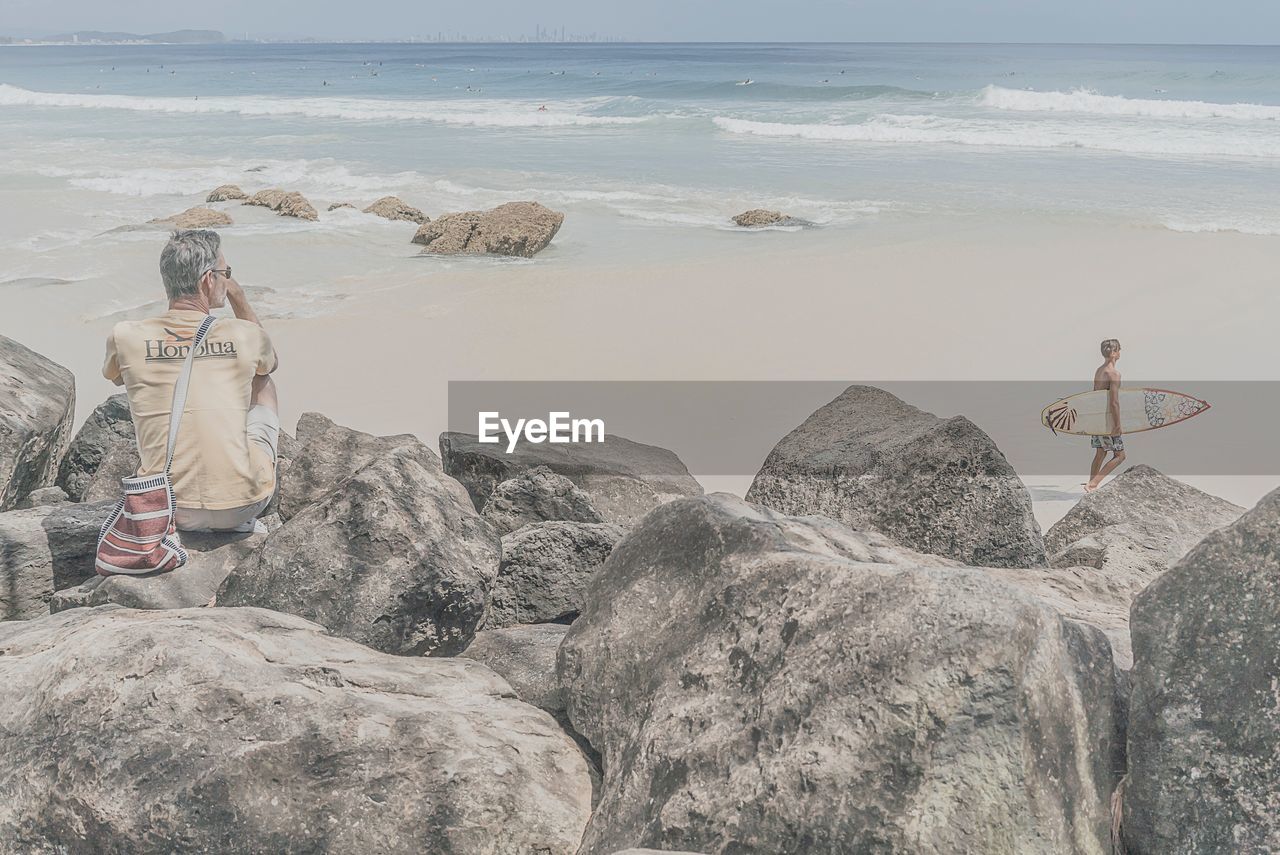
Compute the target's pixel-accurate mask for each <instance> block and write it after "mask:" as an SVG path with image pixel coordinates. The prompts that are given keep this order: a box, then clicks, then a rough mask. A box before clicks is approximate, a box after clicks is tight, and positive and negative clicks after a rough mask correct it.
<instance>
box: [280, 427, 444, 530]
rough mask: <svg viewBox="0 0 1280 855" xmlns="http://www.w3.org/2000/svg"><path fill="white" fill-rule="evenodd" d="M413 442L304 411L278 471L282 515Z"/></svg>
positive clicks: (288, 515)
mask: <svg viewBox="0 0 1280 855" xmlns="http://www.w3.org/2000/svg"><path fill="white" fill-rule="evenodd" d="M413 442H416V440H415V439H414V438H413V437H412V436H410V435H409V434H399V435H397V436H374V435H372V434H368V433H364V432H362V431H358V430H354V429H352V428H349V427H344V426H342V425H339V424H336V423H335V422H334V421H333V420H332V419H330V418H328V417H326V416H323V415H321V414H320V413H303V414H302V416H301V417H300V418H299V419H298V428H297V442H296V443H292V445H294V448H293V449H292V451H291V455H290V458H291V459H290V460H289V463H288V466H286V467H281V468H280V469H279V470H278V473H277V477H278V481H279V487H278V489H277V491H276V495H277V500H278V502H279V509H280V518H281V519H283V520H289V519H291V518H293V517H294V516H295V515H296V514H298V512H299V511H301V510H302V509H304V508H306V507H307V506H308V505H311V504H314V503H315V502H318V501H320V500H321V499H323V498H324V497H325V496H327V495H328V494H329V493H330V492H332V491H333V489H334V488H335V487H337V486H338V485H339V484H341V483H342V482H343V481H345V480H346V479H347V478H350V477H351V476H352V475H354V474H355V473H356V472H357V471H359V470H360V469H362V468H364V467H365V466H367V465H368V464H370V463H372V462H373V461H374V460H377V459H378V458H379V457H381V456H383V455H385V454H387V453H388V452H390V451H392V450H393V449H395V448H398V447H399V446H401V445H405V444H406V443H413ZM433 457H434V455H433ZM436 468H439V464H438V463H436Z"/></svg>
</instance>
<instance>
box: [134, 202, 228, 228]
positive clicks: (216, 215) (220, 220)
mask: <svg viewBox="0 0 1280 855" xmlns="http://www.w3.org/2000/svg"><path fill="white" fill-rule="evenodd" d="M147 223H148V225H155V226H168V227H170V228H174V229H216V228H220V227H222V226H230V225H234V224H235V223H234V221H233V220H232V219H231V215H230V214H228V213H227V212H226V211H216V210H214V209H213V208H205V207H202V206H197V207H195V208H188V209H187V210H185V211H181V212H179V213H177V214H170V215H169V216H167V217H157V218H156V219H154V220H148V221H147Z"/></svg>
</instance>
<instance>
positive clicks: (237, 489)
mask: <svg viewBox="0 0 1280 855" xmlns="http://www.w3.org/2000/svg"><path fill="white" fill-rule="evenodd" d="M221 244H222V240H221V238H220V237H219V236H218V234H217V232H212V231H207V230H190V231H176V232H174V233H173V234H172V236H171V237H170V238H169V241H168V243H166V244H165V246H164V249H163V250H161V252H160V276H161V278H162V279H163V280H164V288H165V292H166V293H167V294H168V297H169V309H168V311H166V312H165V313H164V314H162V315H160V316H159V317H157V318H149V319H147V320H142V321H122V322H121V323H118V324H116V326H115V328H114V329H112V331H111V334H110V335H109V336H108V337H107V360H106V363H105V364H104V365H103V367H102V373H103V376H105V377H106V378H107V379H108V380H110V381H112V382H113V383H115V384H116V385H117V386H124V387H125V390H126V391H127V392H128V395H129V410H130V412H131V413H132V415H133V425H134V429H135V430H136V432H137V436H138V451H139V453H140V454H141V458H142V465H141V467H140V469H139V471H138V474H140V475H156V474H159V473H160V472H162V471H164V465H165V453H166V448H167V443H168V435H169V412H170V409H171V407H172V402H173V387H174V383H175V382H176V381H177V379H178V375H179V373H180V372H181V370H182V365H183V361H184V360H185V358H186V355H187V351H188V350H189V349H190V348H191V344H190V342H191V340H192V339H193V338H194V336H195V333H196V330H197V329H198V328H199V326H200V323H201V322H202V321H203V320H204V318H205V316H207V315H209V314H211V312H212V310H213V309H217V308H221V307H222V306H225V305H226V304H227V303H230V304H231V310H232V311H233V312H234V313H235V317H234V318H220V319H219V320H218V321H216V322H215V323H214V325H213V327H212V328H211V329H210V330H209V333H208V335H207V337H206V339H205V341H204V344H203V345H202V346H201V348H200V349H199V350H198V351H197V352H196V355H195V359H194V362H193V367H192V372H191V381H190V385H189V387H188V391H187V401H186V407H185V408H184V415H183V417H182V422H181V424H180V426H179V429H178V439H177V443H176V446H175V451H174V455H173V467H172V469H171V470H170V475H171V478H172V481H173V488H174V493H175V494H176V498H177V509H176V513H175V521H176V524H177V526H178V528H179V529H184V530H187V531H211V530H212V531H253V530H254V526H255V522H254V521H255V520H256V519H257V516H258V514H260V513H261V512H262V510H263V509H264V508H265V507H266V506H267V504H268V502H270V501H271V495H272V493H273V492H274V491H275V484H276V477H275V463H276V449H277V447H278V442H279V437H280V416H279V405H278V402H277V399H276V387H275V383H273V382H272V380H271V377H270V376H268V375H270V374H271V372H273V371H275V370H276V367H277V366H278V365H279V360H278V358H277V357H276V352H275V348H274V347H272V345H271V339H270V338H268V337H267V333H266V330H264V329H263V328H262V324H261V322H260V321H259V320H258V316H257V315H256V314H255V313H254V311H253V309H252V308H250V306H249V301H248V299H247V298H246V297H245V294H244V290H243V289H242V288H241V287H240V285H239V283H237V282H236V280H235V279H233V278H232V277H231V268H230V267H229V266H228V265H227V262H226V259H225V258H224V257H223V255H222V251H221Z"/></svg>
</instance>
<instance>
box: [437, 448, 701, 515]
mask: <svg viewBox="0 0 1280 855" xmlns="http://www.w3.org/2000/svg"><path fill="white" fill-rule="evenodd" d="M440 458H441V460H442V461H443V463H444V468H445V471H446V472H448V473H449V474H450V475H452V476H453V477H454V478H457V479H458V480H459V481H461V482H462V485H463V486H464V487H466V488H467V493H469V494H470V495H471V500H472V502H473V503H474V504H475V506H476V507H477V508H483V507H484V506H485V503H486V502H487V501H488V500H489V497H490V495H492V494H493V492H494V489H495V488H496V487H497V486H498V485H499V484H501V483H502V482H503V481H507V480H509V479H512V478H515V477H517V476H519V475H520V474H521V473H523V472H525V471H527V470H529V469H533V468H535V467H539V466H545V467H546V468H547V469H550V470H551V471H553V472H555V473H557V474H560V475H563V476H565V477H566V478H568V479H569V480H570V481H572V482H573V483H574V484H576V485H577V486H578V488H579V489H581V490H582V491H583V492H584V493H586V494H587V496H588V498H590V500H591V503H592V505H594V506H595V509H596V510H597V511H598V512H599V514H600V516H602V517H604V519H605V520H606V521H608V522H613V523H618V524H620V525H630V524H631V523H633V522H635V521H636V520H638V519H640V518H641V517H643V516H644V515H645V514H647V513H648V512H649V511H651V510H653V509H654V508H656V507H657V506H658V505H660V504H662V503H663V502H668V501H671V500H672V499H676V498H681V497H684V496H698V495H701V494H702V487H701V485H699V484H698V482H697V480H696V479H694V477H693V476H692V475H690V474H689V470H688V469H687V468H685V465H684V464H683V463H681V462H680V458H679V457H676V455H675V454H673V453H672V452H670V451H668V450H667V449H665V448H658V447H657V446H655V445H645V444H644V443H640V442H634V441H632V440H629V439H626V438H625V437H621V436H616V435H613V434H607V435H606V436H605V439H604V442H601V443H578V444H576V445H548V444H546V443H543V444H541V445H533V444H530V443H527V442H525V443H521V444H519V445H518V446H516V449H515V451H514V452H513V453H511V454H507V453H506V447H505V446H501V445H494V444H492V443H482V442H480V441H479V440H478V439H477V437H476V435H475V434H469V433H456V432H447V433H442V434H440Z"/></svg>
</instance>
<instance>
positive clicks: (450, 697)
mask: <svg viewBox="0 0 1280 855" xmlns="http://www.w3.org/2000/svg"><path fill="white" fill-rule="evenodd" d="M0 785H2V786H3V790H4V792H5V798H4V799H0V840H3V841H4V843H3V848H5V849H6V851H12V852H46V851H47V852H53V851H59V852H115V853H171V852H178V851H183V852H218V853H227V855H233V854H234V853H260V852H369V853H374V852H377V853H384V852H385V853H414V855H418V854H419V853H424V852H453V853H462V854H463V855H473V853H474V855H509V853H516V852H521V853H525V852H545V853H550V855H572V853H574V851H575V850H576V848H577V844H578V839H579V837H580V835H581V831H582V828H583V825H584V824H585V822H586V820H587V817H588V814H589V810H590V796H591V784H590V778H589V776H588V771H587V766H586V763H585V762H584V761H583V759H582V756H581V754H580V752H579V751H578V749H577V747H576V746H575V745H574V744H573V742H572V740H571V739H569V737H567V736H565V735H564V734H563V733H562V732H561V730H560V728H559V726H558V725H557V724H556V723H555V722H554V721H553V720H552V719H551V717H550V716H549V715H547V714H546V713H544V712H542V711H541V710H538V709H536V708H534V707H532V706H529V705H527V704H524V703H521V702H520V701H517V700H516V699H515V698H513V697H512V696H511V689H510V687H509V686H508V685H507V684H506V682H505V681H503V680H502V679H501V678H500V677H498V676H497V675H496V674H494V673H493V672H492V671H490V670H489V669H488V668H485V667H484V666H483V665H480V664H479V663H476V662H473V661H470V660H466V659H422V658H406V657H390V656H386V655H383V654H380V653H376V652H374V651H372V650H369V649H368V648H366V647H362V646H360V645H358V644H354V643H352V642H349V641H345V640H342V639H338V638H333V637H331V636H329V635H326V634H325V633H324V632H323V630H322V629H321V628H320V627H318V626H316V625H314V624H311V623H308V622H307V621H304V620H302V619H300V618H296V617H291V616H289V615H282V614H277V613H274V612H269V611H265V610H261V609H192V610H185V611H168V612H139V611H133V610H129V609H122V608H119V607H116V606H103V607H100V608H97V609H76V610H73V611H69V612H64V613H62V614H58V615H53V616H49V617H45V618H42V619H41V620H38V621H28V622H25V623H21V624H4V625H0Z"/></svg>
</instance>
